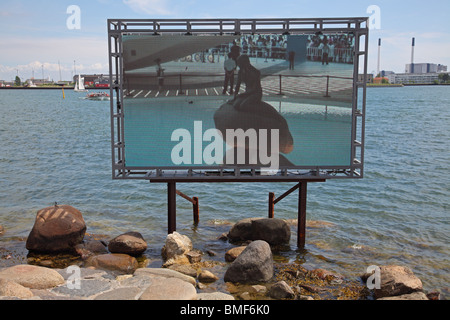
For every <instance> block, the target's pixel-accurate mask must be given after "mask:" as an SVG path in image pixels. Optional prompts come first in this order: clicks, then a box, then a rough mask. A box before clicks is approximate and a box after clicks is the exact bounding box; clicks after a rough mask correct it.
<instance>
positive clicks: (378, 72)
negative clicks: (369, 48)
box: [376, 38, 381, 76]
mask: <svg viewBox="0 0 450 320" xmlns="http://www.w3.org/2000/svg"><path fill="white" fill-rule="evenodd" d="M380 60H381V38H379V39H378V65H377V74H376V75H377V76H378V75H379V74H380Z"/></svg>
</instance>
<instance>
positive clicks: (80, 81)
mask: <svg viewBox="0 0 450 320" xmlns="http://www.w3.org/2000/svg"><path fill="white" fill-rule="evenodd" d="M73 91H75V92H87V90H86V88H85V87H84V78H82V77H81V75H78V81H77V83H75V88H74V89H73Z"/></svg>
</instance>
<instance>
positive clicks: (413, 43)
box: [410, 38, 416, 73]
mask: <svg viewBox="0 0 450 320" xmlns="http://www.w3.org/2000/svg"><path fill="white" fill-rule="evenodd" d="M415 46H416V39H415V38H412V45H411V68H410V72H411V73H414V47H415Z"/></svg>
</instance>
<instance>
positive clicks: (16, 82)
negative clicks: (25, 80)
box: [14, 76, 22, 87]
mask: <svg viewBox="0 0 450 320" xmlns="http://www.w3.org/2000/svg"><path fill="white" fill-rule="evenodd" d="M14 85H15V86H16V87H20V86H21V85H22V82H21V81H20V78H19V76H16V80H14Z"/></svg>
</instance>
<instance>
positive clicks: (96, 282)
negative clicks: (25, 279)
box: [51, 278, 112, 299]
mask: <svg viewBox="0 0 450 320" xmlns="http://www.w3.org/2000/svg"><path fill="white" fill-rule="evenodd" d="M69 283H70V281H69V282H68V284H69ZM72 285H73V286H69V285H65V286H59V287H56V288H54V289H52V290H51V292H52V293H54V294H58V295H64V296H67V297H71V298H72V299H80V298H89V297H91V296H94V295H98V294H101V293H103V292H105V291H109V290H111V288H112V282H111V281H107V280H105V279H103V278H97V279H93V280H85V279H81V280H80V281H79V282H78V283H74V282H72Z"/></svg>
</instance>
